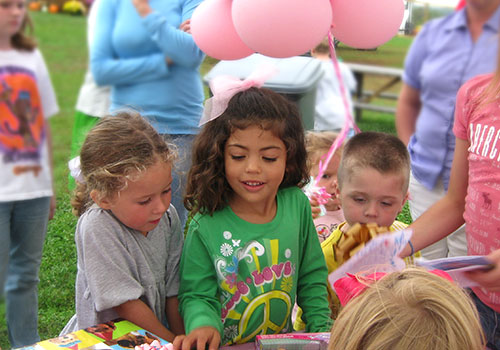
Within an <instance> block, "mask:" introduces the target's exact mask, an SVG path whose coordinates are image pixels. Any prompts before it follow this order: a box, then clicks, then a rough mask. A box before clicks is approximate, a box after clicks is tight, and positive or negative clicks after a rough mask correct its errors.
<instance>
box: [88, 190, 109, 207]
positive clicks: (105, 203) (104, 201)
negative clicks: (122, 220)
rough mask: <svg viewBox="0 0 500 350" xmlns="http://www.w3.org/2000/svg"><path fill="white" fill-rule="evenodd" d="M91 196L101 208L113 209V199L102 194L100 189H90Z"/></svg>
mask: <svg viewBox="0 0 500 350" xmlns="http://www.w3.org/2000/svg"><path fill="white" fill-rule="evenodd" d="M90 198H92V200H93V201H94V203H95V204H97V205H98V206H99V207H100V208H102V209H106V210H108V209H111V201H110V200H109V199H108V198H106V197H103V196H101V195H100V193H99V191H97V190H92V191H90Z"/></svg>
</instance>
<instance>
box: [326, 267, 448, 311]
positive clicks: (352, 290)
mask: <svg viewBox="0 0 500 350" xmlns="http://www.w3.org/2000/svg"><path fill="white" fill-rule="evenodd" d="M429 272H430V273H433V274H435V275H437V276H440V277H443V278H445V279H447V280H449V281H453V279H452V278H451V276H450V275H449V274H448V273H446V272H445V271H442V270H429ZM346 275H347V276H346V277H342V278H339V279H338V280H337V281H336V282H335V283H334V284H333V288H334V289H335V293H336V294H337V296H338V297H339V301H340V305H342V306H345V305H346V304H347V303H348V302H349V301H350V300H351V299H353V298H355V297H357V296H358V295H360V294H361V293H362V292H363V291H364V290H365V289H366V288H367V287H368V286H370V285H371V284H373V283H374V282H376V281H378V280H379V279H381V278H382V277H384V276H385V275H387V273H385V272H375V273H372V274H369V275H366V276H364V275H361V274H357V275H353V274H350V273H347V274H346Z"/></svg>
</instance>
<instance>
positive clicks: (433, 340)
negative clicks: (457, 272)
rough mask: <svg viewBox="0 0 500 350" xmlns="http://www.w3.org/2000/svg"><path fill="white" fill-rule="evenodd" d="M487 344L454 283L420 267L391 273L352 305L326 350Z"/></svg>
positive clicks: (457, 348)
mask: <svg viewBox="0 0 500 350" xmlns="http://www.w3.org/2000/svg"><path fill="white" fill-rule="evenodd" d="M484 347H485V339H484V335H483V333H482V329H481V324H480V322H479V316H478V312H477V310H476V308H475V306H474V303H473V301H472V300H471V299H470V298H469V296H468V295H467V294H466V293H465V291H464V290H463V289H461V288H460V287H459V286H458V285H456V284H455V283H453V282H451V281H448V280H446V279H444V278H443V277H440V276H438V275H435V274H432V273H430V272H428V271H425V270H422V269H419V268H407V269H405V270H403V271H401V272H393V273H390V274H388V275H386V276H384V277H383V278H382V279H380V280H379V281H377V282H376V283H374V284H373V285H371V286H369V287H367V289H366V290H365V291H364V292H362V293H361V294H360V295H359V296H357V297H355V298H354V299H353V300H351V301H350V302H349V303H348V304H347V305H346V307H345V308H344V309H343V310H342V311H341V312H340V314H339V316H338V318H337V320H336V321H335V323H334V325H333V328H332V332H331V337H330V343H329V347H328V349H329V350H334V349H342V350H375V349H376V350H386V349H387V350H403V349H404V350H407V349H419V350H431V349H432V350H434V349H436V350H438V349H439V350H463V349H467V350H479V349H484Z"/></svg>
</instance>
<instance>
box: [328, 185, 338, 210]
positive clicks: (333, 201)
mask: <svg viewBox="0 0 500 350" xmlns="http://www.w3.org/2000/svg"><path fill="white" fill-rule="evenodd" d="M328 193H329V194H330V195H331V197H330V199H328V202H327V203H326V204H325V208H326V210H328V211H337V210H340V200H339V197H338V196H339V188H338V184H337V181H335V183H334V185H333V191H330V192H328Z"/></svg>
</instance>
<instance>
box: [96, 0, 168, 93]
mask: <svg viewBox="0 0 500 350" xmlns="http://www.w3.org/2000/svg"><path fill="white" fill-rule="evenodd" d="M120 1H122V0H120ZM118 6H119V5H118V4H117V2H115V1H109V0H108V1H101V2H100V3H99V7H98V8H97V9H96V11H97V13H96V21H97V23H99V25H98V26H96V27H95V28H94V35H93V38H92V39H93V40H92V45H91V48H90V68H91V71H92V75H93V76H94V79H95V81H96V82H97V84H98V85H120V84H128V83H132V82H137V83H140V82H147V81H151V80H158V79H160V78H162V77H167V76H168V65H167V62H166V59H165V56H164V55H163V54H162V53H156V54H151V55H145V56H138V57H133V58H122V57H117V56H116V53H115V52H114V50H113V43H112V33H113V30H114V26H115V23H116V21H117V20H118V19H117V18H116V16H117V14H116V8H117V7H118ZM125 19H126V18H125ZM120 20H124V19H123V18H121V19H120Z"/></svg>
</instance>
